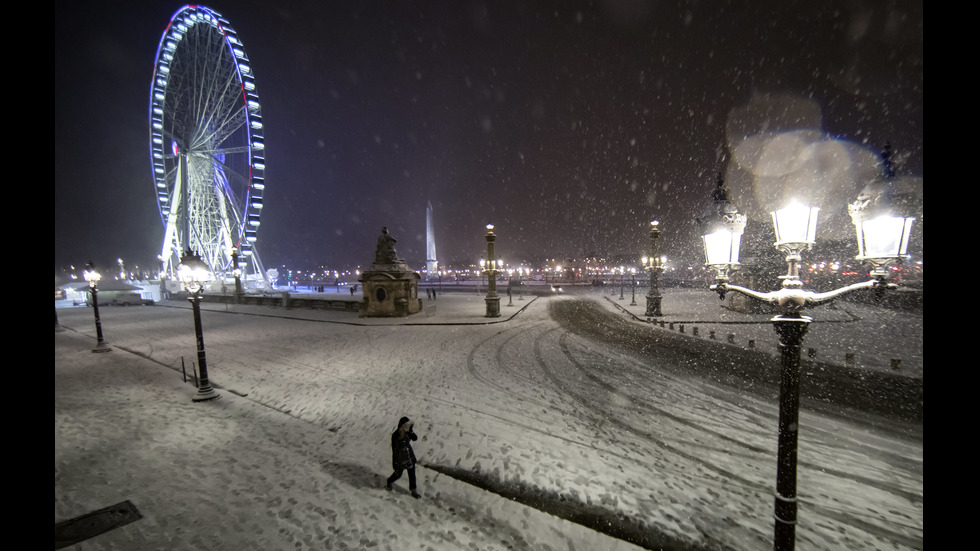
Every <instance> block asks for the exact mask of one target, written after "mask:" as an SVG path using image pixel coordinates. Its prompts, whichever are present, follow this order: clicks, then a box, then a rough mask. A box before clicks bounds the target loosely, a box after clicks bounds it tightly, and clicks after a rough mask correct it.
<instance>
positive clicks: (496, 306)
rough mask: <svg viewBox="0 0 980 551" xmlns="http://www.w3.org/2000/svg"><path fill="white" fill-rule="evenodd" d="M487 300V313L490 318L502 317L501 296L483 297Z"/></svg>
mask: <svg viewBox="0 0 980 551" xmlns="http://www.w3.org/2000/svg"><path fill="white" fill-rule="evenodd" d="M483 300H485V301H486V302H487V315H486V317H488V318H499V317H500V297H486V298H485V299H483Z"/></svg>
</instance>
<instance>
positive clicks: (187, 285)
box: [177, 250, 221, 402]
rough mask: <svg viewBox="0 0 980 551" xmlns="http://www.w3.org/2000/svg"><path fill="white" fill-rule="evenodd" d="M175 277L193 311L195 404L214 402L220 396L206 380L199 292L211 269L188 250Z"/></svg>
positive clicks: (206, 372)
mask: <svg viewBox="0 0 980 551" xmlns="http://www.w3.org/2000/svg"><path fill="white" fill-rule="evenodd" d="M177 276H178V277H179V278H180V281H181V282H182V283H183V284H184V289H185V290H187V294H188V296H187V300H189V301H190V303H191V307H192V308H193V310H194V334H195V336H196V340H197V364H198V372H199V373H200V381H199V382H198V387H197V394H195V395H194V401H195V402H206V401H208V400H216V399H218V398H221V395H220V394H218V392H217V391H216V390H215V389H214V387H212V386H211V381H210V379H209V378H208V360H207V357H206V356H205V354H204V333H203V331H202V329H201V291H202V290H203V284H204V282H206V281H208V280H210V279H211V268H209V267H208V265H207V264H206V263H205V262H204V261H203V260H201V257H200V256H198V255H197V254H195V253H193V252H191V251H190V250H188V251H187V252H186V253H185V254H184V256H183V257H181V259H180V265H179V266H178V267H177Z"/></svg>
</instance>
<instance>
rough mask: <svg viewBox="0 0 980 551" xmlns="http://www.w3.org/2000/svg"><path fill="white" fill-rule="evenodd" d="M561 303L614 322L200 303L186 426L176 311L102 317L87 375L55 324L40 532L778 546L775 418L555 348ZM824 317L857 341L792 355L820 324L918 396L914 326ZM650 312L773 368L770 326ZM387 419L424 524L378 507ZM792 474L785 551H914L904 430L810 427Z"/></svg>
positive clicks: (464, 305)
mask: <svg viewBox="0 0 980 551" xmlns="http://www.w3.org/2000/svg"><path fill="white" fill-rule="evenodd" d="M607 293H610V292H609V291H607ZM702 296H703V297H704V298H705V301H704V306H703V307H702V306H699V305H700V304H701V301H700V298H699V297H702ZM578 298H585V299H590V300H595V301H596V302H597V303H598V304H602V305H604V307H605V308H608V309H609V311H610V312H613V313H615V314H616V315H619V316H624V317H627V314H626V313H624V312H623V308H625V309H627V310H632V309H633V307H631V306H629V303H630V296H629V294H627V295H626V298H625V301H620V300H619V299H618V294H617V295H615V296H612V295H611V294H602V293H599V292H595V293H592V294H590V295H588V296H585V297H572V296H553V297H540V298H533V297H531V296H525V297H524V299H523V300H519V298H518V296H517V295H516V294H515V295H514V296H513V297H512V299H511V301H508V298H507V296H506V295H503V298H502V300H501V311H502V313H503V316H502V317H501V318H497V319H487V318H484V317H483V312H484V308H483V299H482V297H480V296H479V295H477V294H476V293H473V294H470V293H458V294H457V293H443V294H441V295H439V296H438V299H437V300H436V301H426V303H425V306H426V311H425V312H424V313H421V314H417V315H415V316H411V317H409V318H399V319H364V318H358V317H357V316H356V314H352V313H349V312H344V311H339V310H337V311H330V310H304V309H282V308H272V307H259V306H238V305H224V304H209V303H205V305H204V308H203V309H204V311H203V312H202V318H203V326H204V341H205V346H206V350H207V360H208V371H209V374H210V377H211V381H212V383H213V384H215V385H216V386H217V387H218V389H219V393H220V394H221V399H219V400H217V401H212V402H204V403H194V402H192V400H191V398H192V396H193V394H194V392H195V389H194V388H193V387H192V386H191V385H190V384H186V383H184V382H183V379H182V373H181V366H182V365H183V366H184V367H185V369H186V371H187V372H188V373H190V372H191V371H192V369H193V365H192V364H193V363H196V353H195V343H194V330H193V320H192V316H191V313H190V309H189V305H188V304H187V303H186V302H180V301H167V302H164V303H161V304H158V305H156V306H144V307H107V308H103V309H101V314H102V325H103V331H104V335H105V339H106V341H107V342H108V343H109V345H110V346H111V347H113V351H112V352H109V353H102V354H97V353H93V352H91V349H92V347H93V346H94V343H95V341H94V335H95V327H94V323H93V318H92V310H91V309H86V308H68V309H57V310H56V314H57V318H58V321H59V322H60V325H61V326H62V330H61V331H56V333H55V521H56V523H57V522H59V521H63V520H66V519H70V518H74V517H77V516H79V515H82V514H85V513H88V512H90V511H94V510H97V509H101V508H103V507H106V506H109V505H112V504H115V503H118V502H121V501H124V500H130V501H132V503H133V504H134V505H136V507H137V508H138V509H139V510H140V512H141V513H142V515H143V518H142V519H140V520H138V521H136V522H133V523H132V524H128V525H126V526H123V527H121V528H117V529H115V530H112V531H110V532H107V533H105V534H102V535H99V536H96V537H94V538H92V539H89V540H86V541H84V542H82V543H80V544H77V545H76V546H75V547H74V548H75V549H204V548H207V549H236V548H237V549H312V548H318V549H321V548H322V549H372V548H380V549H394V550H400V549H578V550H581V549H633V548H637V546H635V545H633V544H631V543H627V542H625V541H623V540H621V539H617V538H614V537H611V536H608V535H605V534H603V533H600V532H599V531H596V530H594V529H591V528H587V527H584V526H582V525H580V524H576V523H574V522H570V521H567V520H563V519H561V518H558V517H557V516H554V515H552V514H548V513H545V512H542V511H540V510H538V509H536V508H534V507H530V506H527V505H522V504H520V503H518V501H517V500H512V499H508V498H506V497H501V496H500V495H498V494H496V493H493V492H491V491H487V490H484V489H481V488H480V487H479V486H483V487H490V488H494V489H495V490H497V491H501V492H503V493H505V494H507V493H508V492H509V495H520V494H529V495H537V496H543V497H542V499H551V502H552V504H555V503H557V504H559V505H561V504H563V503H565V504H568V505H569V509H574V508H575V507H576V506H577V507H578V509H579V510H585V511H587V512H590V513H593V514H595V513H596V512H597V511H598V512H605V514H606V515H607V518H608V519H609V523H610V525H617V526H619V527H620V529H621V530H623V531H625V532H626V533H632V534H637V533H641V534H645V535H646V539H644V540H643V541H642V543H644V545H648V546H650V542H652V541H659V542H661V543H662V544H664V545H665V548H689V549H697V548H704V549H738V550H742V549H744V550H752V549H763V548H768V547H771V543H770V542H771V534H772V506H773V496H772V487H773V485H774V481H775V435H776V427H775V425H776V409H777V404H775V403H769V402H767V401H764V400H761V399H759V398H756V397H753V396H748V395H739V394H736V393H734V392H732V391H731V390H730V389H727V388H724V387H721V386H719V385H715V384H712V383H711V382H707V381H702V380H698V379H694V378H689V377H684V376H681V375H678V374H677V373H674V372H671V371H670V370H668V369H660V366H658V364H657V360H656V358H645V357H638V356H636V355H634V354H631V353H628V352H624V351H621V350H616V349H612V348H610V347H608V346H604V345H601V344H598V343H595V342H591V341H588V340H585V339H583V338H581V337H577V336H575V335H574V334H572V333H570V332H568V331H565V330H563V329H562V327H561V326H560V324H558V323H557V322H555V321H554V320H552V319H551V317H550V316H549V309H548V305H549V303H551V302H552V301H561V300H576V299H578ZM712 301H713V302H712ZM510 303H512V304H513V305H512V306H511V305H510ZM637 303H638V304H639V305H642V304H643V300H642V297H637ZM692 304H693V306H692ZM682 306H683V308H682ZM635 308H636V309H637V310H638V312H639V314H640V319H641V320H642V306H637V307H635ZM684 308H693V309H694V310H692V311H691V312H687V311H684V312H681V310H683V309H684ZM840 308H843V309H845V310H848V311H851V310H854V311H851V312H850V313H849V314H847V319H848V320H850V321H847V322H844V321H842V322H841V323H829V322H828V323H814V324H813V327H812V328H811V331H810V334H809V335H808V337H807V344H808V345H809V346H814V345H816V346H817V348H818V354H819V355H820V357H821V359H826V360H827V361H830V360H829V358H833V357H837V356H840V358H841V362H843V361H844V358H843V353H842V350H843V349H842V348H841V346H842V345H838V346H834V342H835V340H837V342H838V343H840V342H841V341H840V339H839V337H837V336H834V335H829V334H824V331H825V330H827V331H829V330H830V327H831V326H841V327H844V326H847V329H846V332H847V333H848V334H849V335H851V336H852V337H853V338H858V337H857V336H858V335H865V337H863V338H869V337H867V335H875V334H877V335H879V336H881V335H884V336H886V338H890V337H889V335H895V334H899V335H901V334H905V335H906V336H905V337H904V338H899V339H897V340H902V341H905V344H904V345H900V344H895V345H894V346H892V345H887V346H886V348H884V349H882V350H881V352H882V353H883V356H884V359H883V360H881V361H880V362H879V361H878V360H875V361H874V362H872V361H871V360H870V359H869V360H865V359H863V358H864V356H859V359H858V360H857V364H858V365H863V364H864V363H868V364H869V365H868V368H869V369H892V368H891V367H890V365H889V358H888V356H892V355H895V354H904V356H902V363H901V367H900V371H901V372H902V373H903V374H907V375H908V376H919V377H921V371H922V365H921V364H922V360H921V358H922V355H921V353H922V351H921V348H922V335H921V331H922V320H921V315H918V316H914V315H908V314H896V313H894V312H891V311H884V310H882V309H873V308H868V307H858V306H855V307H854V308H851V305H850V304H847V305H846V308H845V306H844V305H842V306H840ZM859 308H867V310H866V311H860V312H857V315H854V312H855V311H857V310H855V309H859ZM663 309H664V313H665V318H667V319H674V320H675V321H677V322H678V325H679V322H681V321H684V322H690V321H692V320H694V321H699V322H700V321H704V322H706V323H705V324H704V325H703V328H701V329H700V330H699V335H698V336H694V335H693V334H692V333H693V331H692V325H687V326H686V327H685V334H686V335H689V336H690V338H692V339H695V338H697V339H702V340H708V336H707V335H708V332H709V327H713V326H712V325H711V323H714V324H717V329H716V333H717V335H718V339H717V340H718V344H717V349H718V351H719V353H724V350H725V347H726V346H744V343H745V341H747V339H749V338H755V340H756V343H757V344H756V346H757V347H758V348H759V349H763V347H764V346H768V344H767V343H770V342H772V347H773V349H774V348H775V344H774V342H773V341H774V340H775V335H774V333H773V331H772V327H771V325H768V324H766V323H764V319H766V318H765V317H764V318H763V319H762V320H760V321H762V322H763V323H759V324H748V325H746V324H740V325H731V324H727V325H726V324H724V323H722V322H725V321H727V320H726V319H723V318H724V317H727V316H728V315H729V314H730V312H727V311H724V309H720V308H719V306H718V299H717V297H716V296H715V295H713V294H711V293H709V292H700V293H695V292H688V291H678V292H677V293H670V292H665V297H664V305H663ZM833 313H840V310H839V309H838V310H836V311H830V312H828V313H826V314H825V315H826V316H830V315H831V314H833ZM820 314H823V313H820ZM812 315H813V317H814V318H815V320H816V321H820V320H821V317H820V316H819V315H818V313H816V312H815V313H813V314H812ZM842 315H843V314H842ZM672 316H677V317H676V318H672ZM692 316H693V318H692ZM739 316H743V318H744V317H746V316H745V315H742V314H739ZM747 317H750V318H751V316H747ZM694 318H696V319H694ZM855 318H860V319H859V320H855ZM630 319H632V318H630ZM882 319H887V321H888V328H889V330H888V331H882V330H881V329H882V328H881V323H882ZM708 322H710V323H708ZM634 323H638V324H646V322H645V321H634ZM647 326H649V327H650V330H651V331H671V330H672V329H670V328H669V325H668V326H665V327H664V328H660V327H659V326H657V327H653V326H650V325H649V324H647ZM916 328H917V329H916ZM679 330H680V328H679V327H675V328H674V329H673V331H675V332H677V331H679ZM729 330H730V331H729ZM722 331H724V332H722ZM751 331H758V336H757V337H752V336H750V335H749V332H751ZM916 331H917V332H918V333H917V335H916ZM728 332H733V333H735V334H736V335H737V336H736V338H735V343H734V344H729V343H728V342H727V333H728ZM722 335H725V336H724V337H723V336H722ZM909 335H911V337H909ZM822 341H825V342H826V344H822ZM866 344H867V343H866ZM821 350H825V351H821ZM865 350H868V349H867V348H865ZM875 355H877V354H875ZM868 357H870V356H868ZM915 358H918V359H917V360H916V359H915ZM879 363H880V365H870V364H879ZM402 415H407V416H409V417H411V418H413V419H415V420H416V432H418V434H419V436H420V440H419V441H418V442H416V443H415V451H416V455H417V456H418V457H419V459H420V462H421V466H420V468H419V473H418V474H419V489H420V491H421V493H422V496H423V497H422V499H420V500H414V499H412V498H411V497H410V496H409V495H408V492H407V488H406V485H407V477H403V478H402V480H400V481H399V482H397V483H396V489H395V491H393V492H390V493H389V492H386V491H385V490H384V489H383V485H384V478H385V477H387V475H388V474H390V450H389V446H388V437H389V435H390V433H391V431H393V430H394V428H395V426H394V425H395V424H396V422H397V420H398V418H399V417H401V416H402ZM799 456H800V460H799V461H800V465H799V495H800V501H801V504H800V513H799V525H798V527H797V548H798V549H801V550H807V549H821V550H823V549H827V550H831V549H844V548H850V549H900V550H904V549H921V548H922V537H923V517H922V511H923V500H922V489H923V479H922V427H921V425H914V424H913V425H909V424H903V423H898V422H893V421H888V420H884V419H874V423H873V424H869V423H868V422H867V419H866V418H864V417H861V418H860V419H858V418H857V417H856V418H855V420H854V422H851V421H848V420H841V419H840V418H838V417H834V418H829V417H825V416H823V415H820V414H816V413H813V412H807V411H803V412H801V435H800V451H799ZM463 475H465V476H463ZM460 478H466V479H468V480H470V481H473V482H476V484H477V485H471V484H469V483H466V482H462V481H460V480H459V479H460ZM613 528H615V526H614V527H613Z"/></svg>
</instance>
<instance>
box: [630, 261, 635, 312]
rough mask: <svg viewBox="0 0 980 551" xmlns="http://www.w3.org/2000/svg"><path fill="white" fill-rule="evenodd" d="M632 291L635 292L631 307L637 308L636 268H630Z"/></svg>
mask: <svg viewBox="0 0 980 551" xmlns="http://www.w3.org/2000/svg"><path fill="white" fill-rule="evenodd" d="M630 290H631V291H633V296H632V298H631V299H630V306H636V268H630Z"/></svg>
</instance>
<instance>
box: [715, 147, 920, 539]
mask: <svg viewBox="0 0 980 551" xmlns="http://www.w3.org/2000/svg"><path fill="white" fill-rule="evenodd" d="M883 157H884V161H885V163H884V171H883V175H882V176H881V177H879V178H876V179H875V180H873V181H872V182H871V183H869V184H868V185H867V187H865V188H864V190H863V191H861V193H860V194H859V195H858V197H857V200H856V201H854V202H853V203H851V204H849V205H848V212H849V213H850V216H851V219H852V222H853V223H854V226H855V230H856V234H857V241H858V256H857V257H856V260H858V261H860V262H867V263H869V264H871V267H872V271H871V277H872V279H871V280H869V281H865V282H862V283H856V284H853V285H848V286H846V287H842V288H839V289H836V290H834V291H830V292H825V293H815V292H812V291H807V290H804V289H803V282H802V281H801V280H800V273H799V272H800V261H801V254H802V253H803V252H804V251H809V250H810V249H811V248H812V247H813V245H814V243H815V240H816V229H817V215H818V213H819V210H820V209H819V208H818V207H815V206H809V205H803V204H799V203H795V204H791V205H788V206H785V207H783V208H780V209H778V210H775V211H773V212H772V213H771V215H772V222H773V228H774V229H775V232H776V242H775V243H774V246H775V247H776V249H777V250H779V251H780V252H782V253H784V254H785V255H786V263H787V273H786V275H784V276H780V279H782V285H781V289H780V290H778V291H772V292H768V293H761V292H758V291H754V290H752V289H748V288H746V287H741V286H738V285H732V284H731V283H729V279H730V275H731V273H732V272H734V271H735V270H737V269H738V267H739V262H738V254H739V248H740V244H741V237H742V232H743V230H744V229H745V224H746V217H745V215H744V214H740V213H739V212H738V209H737V208H736V207H735V205H734V204H732V203H731V202H730V201H729V200H728V194H727V191H726V189H725V187H724V181H722V180H719V182H718V187H717V189H716V190H715V192H714V195H713V199H714V201H713V203H712V204H711V205H710V206H709V207H708V209H707V211H706V213H705V215H704V216H703V217H702V218H699V219H698V222H699V223H700V225H701V235H702V241H703V244H704V251H705V264H706V265H707V266H708V267H709V268H710V269H711V270H712V271H713V272H714V273H715V283H714V284H713V285H711V286H710V289H711V290H713V291H715V292H717V293H718V295H719V297H720V298H721V299H724V298H725V295H726V293H728V292H736V293H740V294H743V295H745V296H748V297H750V298H752V299H755V300H758V301H761V302H764V303H766V304H769V305H771V306H773V307H775V309H776V310H777V311H778V312H779V313H778V315H777V316H775V317H774V318H772V324H773V327H774V329H775V331H776V334H777V335H778V337H779V348H780V356H781V370H780V389H779V422H778V444H777V471H776V493H775V514H774V516H775V527H774V537H773V545H774V549H776V550H778V551H786V550H791V549H794V548H795V544H796V543H795V542H796V517H797V495H796V481H797V474H796V465H797V443H798V431H799V405H800V351H801V349H802V346H803V337H804V335H806V332H807V328H808V327H809V324H810V321H811V318H810V317H808V316H804V315H802V314H801V312H802V311H803V310H804V309H806V308H810V307H813V306H816V305H819V304H823V303H826V302H828V301H831V300H833V299H835V298H838V297H840V296H842V295H846V294H849V293H853V292H855V291H859V290H863V289H872V290H874V292H875V294H876V296H877V297H879V298H880V297H881V295H882V294H883V293H884V292H885V290H886V289H893V288H896V287H897V285H896V284H895V283H893V282H891V281H890V273H889V267H890V266H893V265H899V264H901V263H902V262H903V261H904V260H906V259H908V258H909V256H908V255H907V254H906V251H907V248H908V242H909V236H910V233H911V229H912V222H913V221H914V220H915V214H916V213H917V212H918V210H919V201H920V198H919V197H918V195H917V193H915V191H914V190H910V189H902V187H901V186H900V185H898V182H897V181H896V180H895V178H894V172H893V171H892V170H891V165H890V163H889V159H888V155H887V152H886V154H885V155H883Z"/></svg>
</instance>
